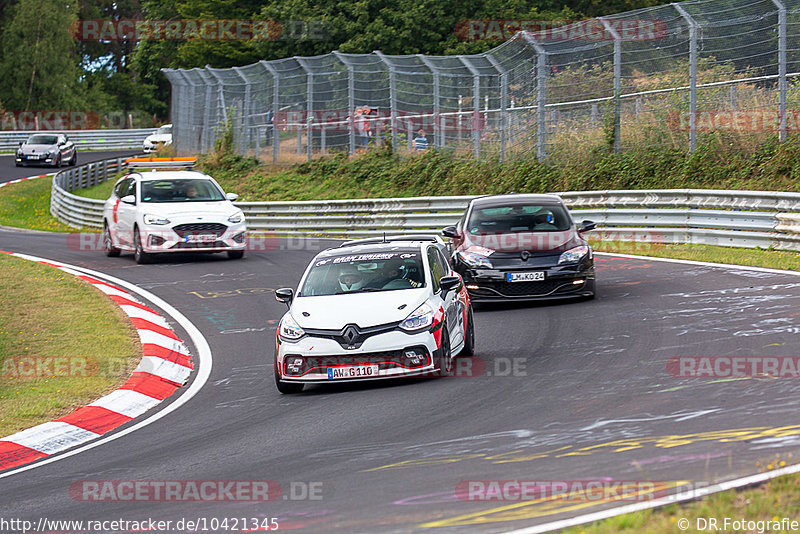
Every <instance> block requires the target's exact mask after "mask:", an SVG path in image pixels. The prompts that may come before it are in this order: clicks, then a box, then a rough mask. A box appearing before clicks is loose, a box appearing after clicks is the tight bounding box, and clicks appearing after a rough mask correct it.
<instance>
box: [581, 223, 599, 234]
mask: <svg viewBox="0 0 800 534" xmlns="http://www.w3.org/2000/svg"><path fill="white" fill-rule="evenodd" d="M595 228H597V223H596V222H594V221H582V222H581V225H580V227H578V232H581V233H583V232H588V231H589V230H594V229H595Z"/></svg>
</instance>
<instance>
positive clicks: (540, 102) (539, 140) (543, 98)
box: [522, 32, 547, 161]
mask: <svg viewBox="0 0 800 534" xmlns="http://www.w3.org/2000/svg"><path fill="white" fill-rule="evenodd" d="M522 36H523V37H524V38H525V41H526V42H527V43H529V44H530V45H531V46H532V47H533V49H534V50H535V51H536V56H537V58H536V59H537V61H536V86H537V95H536V112H537V115H538V120H537V122H538V127H537V131H536V159H538V160H539V161H544V160H545V159H546V158H547V140H546V136H547V123H546V120H547V116H546V113H547V112H546V111H545V108H546V107H547V51H546V50H545V49H544V47H543V46H542V45H540V44H539V43H538V42H536V40H535V39H534V38H533V37H532V36H531V35H530V34H529V33H528V32H522Z"/></svg>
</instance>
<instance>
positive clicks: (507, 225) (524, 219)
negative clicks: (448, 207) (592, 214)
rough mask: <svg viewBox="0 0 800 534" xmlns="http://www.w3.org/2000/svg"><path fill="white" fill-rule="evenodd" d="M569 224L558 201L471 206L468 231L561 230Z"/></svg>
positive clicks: (503, 232) (568, 227) (494, 232)
mask: <svg viewBox="0 0 800 534" xmlns="http://www.w3.org/2000/svg"><path fill="white" fill-rule="evenodd" d="M571 226H572V220H571V218H570V216H569V214H568V213H567V210H565V209H564V208H563V207H562V206H560V205H558V204H512V205H510V206H487V207H485V208H475V209H473V210H472V213H471V214H470V218H469V221H467V232H469V233H470V234H473V235H485V234H508V233H515V232H563V231H565V230H569V229H570V227H571Z"/></svg>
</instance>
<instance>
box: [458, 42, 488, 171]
mask: <svg viewBox="0 0 800 534" xmlns="http://www.w3.org/2000/svg"><path fill="white" fill-rule="evenodd" d="M458 59H460V60H461V63H463V64H464V66H466V67H467V68H468V69H469V71H470V73H472V157H474V158H475V159H478V158H479V157H480V155H481V130H480V126H481V73H480V72H479V71H478V69H476V68H475V67H474V66H473V65H472V63H470V62H469V61H467V59H466V58H465V57H464V56H458ZM487 120H488V117H487Z"/></svg>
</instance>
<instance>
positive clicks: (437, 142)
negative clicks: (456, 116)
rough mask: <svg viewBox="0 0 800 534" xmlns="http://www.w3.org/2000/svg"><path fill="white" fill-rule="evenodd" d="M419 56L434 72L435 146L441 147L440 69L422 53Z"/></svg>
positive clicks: (432, 72)
mask: <svg viewBox="0 0 800 534" xmlns="http://www.w3.org/2000/svg"><path fill="white" fill-rule="evenodd" d="M417 57H418V58H419V59H420V61H422V62H423V63H424V64H425V66H426V67H428V70H430V71H431V74H433V146H434V147H435V148H441V146H442V139H441V125H440V124H439V70H438V69H437V68H436V66H435V65H434V64H433V62H432V61H431V60H429V59H428V58H426V57H425V56H423V55H422V54H417Z"/></svg>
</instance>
